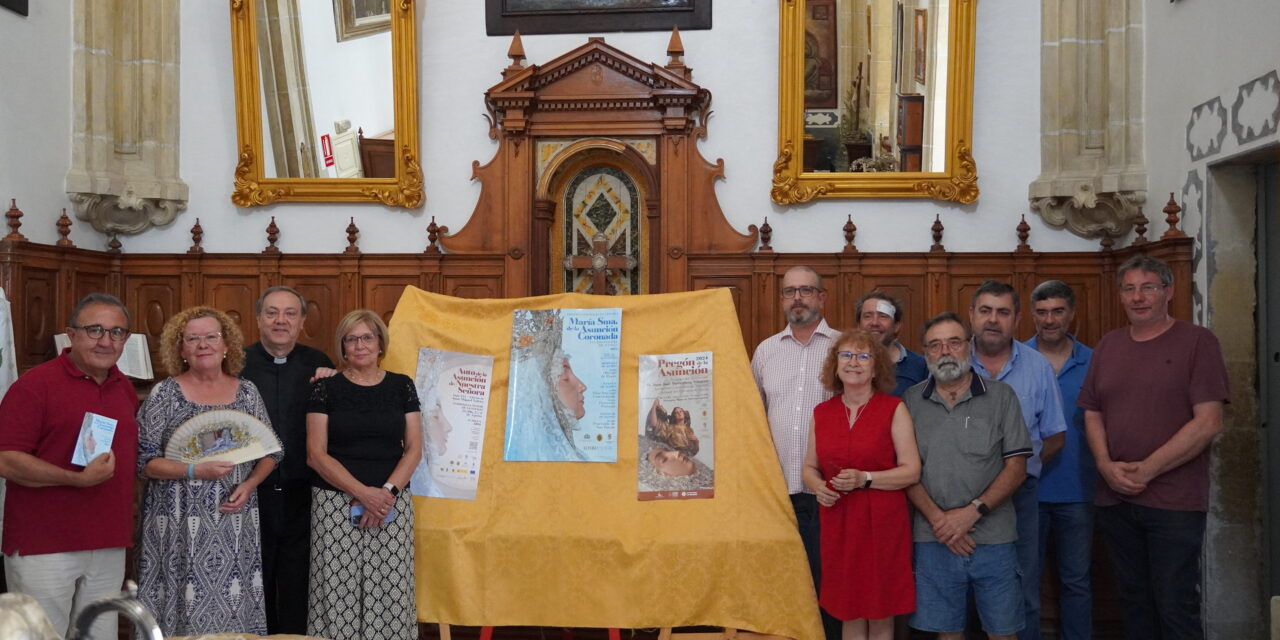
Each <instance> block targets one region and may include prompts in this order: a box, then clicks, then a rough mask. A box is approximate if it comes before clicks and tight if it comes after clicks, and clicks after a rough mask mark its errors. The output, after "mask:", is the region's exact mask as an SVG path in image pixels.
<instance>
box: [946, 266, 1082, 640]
mask: <svg viewBox="0 0 1280 640" xmlns="http://www.w3.org/2000/svg"><path fill="white" fill-rule="evenodd" d="M1021 311H1022V305H1021V302H1020V301H1019V300H1018V293H1017V291H1015V290H1014V289H1013V287H1011V286H1009V284H1008V283H1005V282H997V281H995V280H987V281H986V282H983V283H982V284H981V285H979V286H978V290H977V291H975V292H974V294H973V300H972V303H971V304H970V308H969V322H970V327H971V329H972V331H973V346H972V360H973V370H974V372H976V373H977V374H979V375H981V376H983V377H986V378H990V379H992V380H999V381H1000V382H1003V383H1005V384H1007V385H1009V386H1011V387H1013V390H1014V391H1015V392H1016V393H1017V394H1018V402H1019V404H1021V405H1022V417H1023V420H1024V421H1025V422H1026V425H1027V433H1028V435H1030V436H1031V446H1032V450H1033V451H1034V453H1033V455H1032V456H1031V458H1030V459H1029V460H1027V478H1026V480H1024V481H1023V482H1022V486H1021V487H1019V488H1018V491H1017V492H1016V493H1014V495H1013V505H1014V510H1015V511H1016V512H1017V514H1018V544H1017V548H1018V567H1019V568H1020V569H1021V570H1022V597H1023V609H1024V612H1025V614H1026V625H1024V626H1023V628H1022V631H1019V632H1018V640H1039V639H1040V549H1039V547H1040V544H1039V541H1040V526H1039V520H1040V499H1039V495H1038V485H1039V478H1040V469H1041V468H1042V465H1043V463H1044V462H1047V461H1049V460H1052V459H1053V457H1054V456H1055V455H1056V454H1057V453H1058V451H1060V450H1062V444H1063V442H1064V441H1065V440H1066V431H1067V423H1066V420H1065V419H1064V418H1063V417H1062V395H1061V393H1059V391H1058V380H1057V378H1055V377H1054V375H1053V367H1052V366H1050V365H1049V361H1048V360H1045V358H1044V356H1042V355H1040V354H1039V353H1038V352H1037V351H1036V350H1035V349H1032V348H1031V347H1028V346H1027V345H1025V344H1022V343H1021V342H1018V341H1016V340H1014V339H1013V329H1014V327H1016V326H1018V318H1019V314H1020V313H1021Z"/></svg>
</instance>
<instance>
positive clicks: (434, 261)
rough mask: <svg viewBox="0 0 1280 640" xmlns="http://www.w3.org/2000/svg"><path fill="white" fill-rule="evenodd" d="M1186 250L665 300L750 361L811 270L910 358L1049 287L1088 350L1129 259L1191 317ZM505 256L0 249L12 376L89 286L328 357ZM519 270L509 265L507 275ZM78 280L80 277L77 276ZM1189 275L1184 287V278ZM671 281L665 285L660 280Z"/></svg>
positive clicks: (834, 270) (752, 260)
mask: <svg viewBox="0 0 1280 640" xmlns="http://www.w3.org/2000/svg"><path fill="white" fill-rule="evenodd" d="M1191 242H1192V241H1191V240H1190V239H1187V238H1179V239H1171V240H1164V241H1160V242H1154V243H1149V244H1147V245H1144V246H1143V247H1138V248H1135V247H1129V248H1126V249H1121V250H1115V251H1111V252H1103V251H1099V252H1071V253H1035V252H1009V253H950V252H944V251H932V252H922V253H884V254H872V253H858V252H856V251H855V252H843V253H823V254H776V253H772V252H767V251H766V252H755V253H743V252H728V253H723V254H717V253H698V254H685V255H683V256H682V257H681V258H680V260H678V262H679V263H680V264H681V269H680V272H681V273H683V274H684V275H683V280H682V281H681V283H680V286H677V287H671V288H669V289H668V290H675V291H689V290H695V289H705V288H709V287H726V288H729V289H730V290H731V291H732V292H733V298H734V304H735V305H736V306H737V314H738V320H739V323H740V324H741V328H742V335H743V342H744V346H745V347H746V348H747V350H748V352H750V351H754V349H755V346H756V345H757V344H759V342H760V341H761V340H763V339H765V338H766V337H768V336H770V335H772V334H774V333H776V332H778V331H779V330H781V329H782V327H783V326H784V320H783V317H782V311H781V306H780V304H779V302H780V300H779V297H778V287H779V283H780V281H781V278H782V275H783V274H784V273H786V271H787V269H789V268H791V267H793V266H796V265H809V266H812V267H813V268H814V269H816V270H817V271H818V272H819V273H820V274H822V276H823V278H824V285H825V286H826V288H827V291H828V297H827V304H826V318H827V321H828V322H829V323H831V324H832V325H833V326H836V327H846V326H851V325H853V324H854V323H855V321H856V310H855V309H854V308H853V304H854V302H855V301H856V300H857V298H858V297H859V296H861V295H862V294H864V293H866V292H867V291H870V290H872V289H874V288H876V287H879V288H882V289H884V290H886V291H888V292H889V293H890V294H891V295H893V296H895V297H897V298H899V299H900V300H901V301H902V302H903V306H904V307H905V308H904V311H903V313H904V316H905V317H904V320H903V325H902V329H901V339H902V341H903V343H904V344H906V345H907V346H908V347H910V348H912V349H918V348H919V338H918V333H919V327H920V324H921V323H922V322H923V321H924V320H925V319H926V318H929V317H931V316H933V315H935V314H937V313H940V312H942V311H948V310H950V311H955V312H956V313H959V314H960V315H961V317H962V318H966V319H967V318H968V307H969V298H970V297H971V296H972V294H973V291H974V289H976V288H977V286H978V285H979V284H980V283H981V282H982V281H983V280H986V279H988V278H997V279H1002V280H1006V281H1008V282H1010V283H1011V284H1013V285H1014V286H1015V287H1017V288H1018V291H1019V294H1020V296H1021V297H1022V300H1023V305H1024V306H1026V307H1028V309H1029V302H1028V299H1029V296H1030V292H1031V289H1032V288H1033V287H1034V286H1035V285H1036V284H1038V283H1040V282H1042V281H1044V280H1047V279H1059V280H1063V281H1065V282H1067V283H1068V284H1070V285H1071V286H1072V287H1074V288H1075V290H1076V295H1077V297H1078V300H1077V316H1076V327H1075V330H1074V331H1075V333H1076V335H1077V336H1078V337H1079V338H1080V339H1081V340H1083V341H1084V342H1086V343H1089V344H1093V343H1096V342H1097V340H1098V339H1099V338H1101V337H1102V334H1103V333H1105V332H1106V331H1107V330H1108V329H1111V328H1114V327H1117V326H1121V325H1122V324H1124V322H1125V316H1124V312H1123V309H1122V308H1121V307H1120V305H1119V304H1118V300H1119V299H1118V296H1117V294H1116V288H1115V268H1116V266H1117V265H1118V264H1119V263H1120V262H1122V261H1123V260H1125V259H1126V258H1128V257H1129V256H1130V255H1133V254H1134V253H1137V252H1138V251H1139V250H1141V251H1144V252H1146V253H1148V254H1150V255H1153V256H1156V257H1159V258H1161V259H1163V260H1165V261H1166V262H1168V263H1169V264H1170V266H1171V267H1172V268H1173V269H1174V274H1175V278H1176V284H1177V287H1178V292H1177V293H1176V294H1175V295H1174V297H1173V308H1172V312H1173V315H1174V316H1176V317H1179V318H1183V319H1187V318H1190V317H1191V302H1190V300H1191V296H1190V278H1189V273H1190V265H1191ZM511 262H512V258H511V257H510V256H509V255H507V254H506V253H500V252H493V253H470V254H463V255H457V254H442V253H438V252H436V253H424V254H379V255H360V254H336V255H306V256H282V255H278V254H277V255H269V256H262V255H246V254H186V253H181V254H146V255H137V256H133V255H123V256H112V255H109V254H107V253H103V252H94V251H85V250H82V249H74V248H71V249H69V248H63V247H54V246H48V245H39V244H33V243H27V242H20V243H2V242H0V273H2V274H3V278H2V279H3V282H0V285H3V286H4V287H5V290H6V292H7V293H8V294H9V297H10V299H11V300H14V301H15V303H14V335H15V339H16V340H17V345H16V346H17V350H18V363H19V367H20V368H21V369H23V370H25V369H27V368H30V367H32V366H34V365H36V364H39V363H40V362H44V361H45V360H48V359H49V358H51V357H53V356H54V355H55V354H54V353H53V341H52V335H53V334H54V333H57V332H60V331H62V325H63V324H64V323H65V317H64V316H65V315H66V314H68V313H69V312H70V310H71V308H72V306H73V305H74V304H75V301H76V300H77V299H78V298H79V297H80V294H81V293H84V292H87V290H86V288H87V287H94V286H101V287H102V288H103V289H104V290H105V291H107V292H108V293H114V294H116V295H119V296H120V297H121V299H122V300H124V301H125V304H126V305H127V306H128V307H129V309H130V310H131V312H132V314H133V317H134V319H135V321H134V322H135V326H134V328H135V330H137V331H140V332H143V333H145V334H146V335H147V336H148V341H149V342H150V343H152V344H151V346H152V348H153V349H154V348H155V346H156V345H157V344H158V339H159V335H160V330H161V328H162V327H163V325H164V321H165V320H167V319H168V318H170V317H171V316H172V315H173V314H174V313H175V312H177V311H178V310H180V309H182V308H185V307H188V306H192V305H196V304H208V305H211V306H214V307H217V308H219V309H222V310H224V311H227V312H229V313H231V314H232V315H233V317H235V318H238V319H239V321H240V322H241V326H242V328H243V329H244V331H245V334H246V339H247V340H250V341H252V340H256V338H257V333H258V332H257V323H256V321H255V320H254V317H253V316H254V312H253V307H254V303H255V302H256V300H257V297H258V295H259V294H260V293H261V292H262V291H263V290H265V289H266V288H267V287H270V286H273V285H276V284H286V285H289V286H292V287H295V288H297V289H299V290H300V291H302V293H303V295H304V296H306V297H307V299H308V301H309V302H308V309H309V313H308V317H307V321H306V323H305V324H304V331H303V337H302V341H303V342H304V343H305V344H309V345H311V346H314V347H317V348H319V349H323V350H325V351H330V350H331V344H332V338H333V329H334V327H335V326H336V324H337V322H338V320H339V319H340V318H341V317H342V315H343V314H345V313H346V312H348V311H350V310H352V309H357V308H362V307H363V308H369V309H373V310H374V311H376V312H377V313H378V314H380V315H381V316H382V317H384V318H388V319H389V318H390V316H391V313H392V311H394V309H395V305H396V303H397V302H398V301H399V299H400V295H401V293H402V292H403V291H404V287H405V286H406V285H412V286H416V287H419V288H422V289H424V290H427V291H434V292H438V293H445V294H448V295H453V296H458V297H467V298H494V297H503V296H506V295H512V296H524V295H530V293H531V292H530V291H529V290H528V289H527V288H523V289H522V288H521V286H523V287H528V286H529V285H528V283H527V282H525V284H523V285H520V286H517V284H516V283H513V282H512V281H511V280H510V279H509V278H508V275H509V274H508V273H507V272H506V271H505V269H506V268H507V267H508V266H509V265H510V264H511ZM517 262H518V261H517ZM80 272H83V274H84V276H83V277H81V276H80V275H78V274H79V273H80ZM1184 274H1188V275H1184ZM667 275H668V276H669V275H670V274H669V273H668V274H667ZM1022 315H1023V317H1022V322H1021V324H1020V325H1019V329H1018V338H1020V339H1025V338H1028V337H1030V336H1031V335H1032V325H1031V318H1030V313H1029V311H1024V313H1023V314H1022Z"/></svg>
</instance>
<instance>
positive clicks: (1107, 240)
mask: <svg viewBox="0 0 1280 640" xmlns="http://www.w3.org/2000/svg"><path fill="white" fill-rule="evenodd" d="M1101 244H1102V250H1103V251H1111V249H1112V248H1113V247H1115V245H1116V239H1115V238H1112V237H1111V236H1110V235H1108V234H1105V233H1104V234H1102V243H1101Z"/></svg>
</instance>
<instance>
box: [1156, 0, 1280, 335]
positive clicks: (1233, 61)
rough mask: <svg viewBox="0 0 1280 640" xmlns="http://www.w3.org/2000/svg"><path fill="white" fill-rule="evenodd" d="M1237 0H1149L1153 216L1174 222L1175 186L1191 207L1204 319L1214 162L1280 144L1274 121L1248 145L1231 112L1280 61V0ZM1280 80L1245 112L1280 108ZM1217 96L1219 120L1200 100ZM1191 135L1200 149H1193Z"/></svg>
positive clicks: (1186, 226) (1187, 218)
mask: <svg viewBox="0 0 1280 640" xmlns="http://www.w3.org/2000/svg"><path fill="white" fill-rule="evenodd" d="M1229 7H1230V9H1229V10H1228V9H1227V8H1226V7H1224V6H1222V5H1221V4H1219V3H1213V2H1187V1H1183V2H1175V3H1169V2H1165V1H1163V0H1146V5H1145V14H1146V15H1145V21H1146V25H1147V38H1146V42H1147V47H1146V60H1147V72H1146V83H1147V84H1146V96H1145V100H1146V105H1147V106H1146V109H1144V111H1145V114H1144V115H1145V117H1146V126H1147V141H1146V155H1147V169H1148V175H1149V179H1148V184H1149V185H1150V187H1149V189H1150V191H1151V194H1150V200H1151V201H1152V203H1153V204H1154V203H1158V204H1155V206H1153V207H1148V209H1147V217H1148V218H1151V219H1152V222H1153V226H1152V229H1153V231H1154V233H1155V235H1159V234H1160V233H1163V232H1164V231H1165V229H1167V228H1168V226H1167V225H1166V224H1165V223H1164V215H1163V214H1160V213H1159V210H1160V208H1162V207H1163V206H1164V203H1165V202H1166V201H1167V200H1168V198H1169V192H1171V191H1172V192H1174V197H1175V198H1176V199H1177V201H1178V203H1179V204H1180V205H1181V206H1182V207H1183V209H1184V211H1183V220H1182V223H1181V224H1180V225H1179V226H1180V228H1181V229H1182V230H1183V231H1184V232H1186V233H1187V234H1188V235H1191V236H1195V237H1196V238H1197V239H1198V242H1197V258H1196V264H1195V266H1196V280H1197V283H1196V284H1197V287H1196V292H1195V293H1196V296H1197V299H1196V308H1197V318H1199V319H1201V320H1202V321H1204V320H1206V318H1205V316H1204V315H1203V310H1204V309H1205V308H1206V307H1207V303H1208V300H1207V292H1208V287H1207V286H1206V285H1207V281H1208V280H1207V279H1208V278H1209V277H1210V273H1211V271H1212V255H1211V250H1212V244H1211V241H1209V238H1208V237H1207V227H1206V225H1205V220H1206V217H1207V216H1208V215H1211V209H1212V205H1213V198H1212V197H1211V194H1206V193H1205V192H1206V191H1207V190H1208V187H1207V185H1208V184H1209V176H1208V175H1207V174H1208V167H1210V166H1212V165H1214V164H1217V163H1221V162H1231V161H1232V160H1233V159H1234V158H1235V157H1237V156H1240V155H1242V154H1247V153H1249V152H1250V151H1254V150H1257V149H1259V148H1262V147H1265V146H1268V145H1275V144H1277V142H1280V133H1277V132H1275V131H1274V129H1275V128H1276V127H1275V126H1274V125H1273V127H1272V128H1273V131H1272V133H1271V134H1269V135H1265V136H1261V137H1259V138H1258V139H1254V140H1249V141H1246V142H1244V143H1241V142H1240V141H1239V140H1238V139H1237V136H1236V135H1235V132H1234V131H1233V124H1234V123H1235V118H1234V116H1233V113H1232V107H1233V106H1234V104H1235V102H1236V100H1237V98H1238V96H1239V94H1240V93H1241V91H1242V89H1241V86H1242V85H1248V84H1250V83H1252V82H1253V81H1254V80H1255V79H1257V78H1260V77H1262V76H1265V75H1267V74H1269V73H1275V72H1276V70H1277V69H1278V68H1280V38H1277V37H1276V27H1277V26H1280V2H1277V1H1276V0H1236V1H1234V2H1232V3H1230V5H1229ZM1277 84H1280V81H1278V82H1277ZM1272 86H1273V87H1274V88H1273V89H1272V90H1273V91H1274V93H1270V92H1267V91H1265V90H1260V89H1261V88H1260V87H1251V88H1250V89H1251V90H1250V95H1251V97H1252V99H1251V100H1250V101H1249V102H1250V104H1249V106H1248V107H1246V108H1245V113H1244V114H1243V115H1242V117H1241V118H1240V119H1241V120H1246V121H1255V120H1256V119H1257V116H1258V114H1259V112H1260V107H1269V108H1265V111H1267V112H1270V111H1271V110H1272V109H1274V108H1275V106H1276V105H1277V103H1278V102H1280V86H1275V85H1272ZM1255 91H1257V92H1258V94H1257V95H1256V96H1253V95H1252V94H1253V93H1254V92H1255ZM1215 98H1216V99H1217V100H1218V101H1219V103H1220V104H1221V106H1222V115H1223V117H1222V118H1221V119H1219V116H1218V115H1217V114H1218V110H1217V108H1216V106H1210V107H1202V105H1204V104H1205V103H1207V102H1210V101H1212V100H1214V99H1215ZM1189 126H1190V128H1191V133H1190V134H1188V127H1189ZM1219 135H1221V142H1220V143H1218V142H1217V140H1218V136H1219ZM1188 139H1190V144H1191V145H1192V146H1194V147H1196V149H1197V151H1195V152H1192V151H1189V150H1188ZM1215 149H1216V150H1215ZM1201 154H1203V155H1202V156H1201V157H1196V156H1200V155H1201ZM1274 158H1275V155H1272V159H1273V161H1274ZM1206 247H1208V248H1209V251H1205V250H1204V249H1205V248H1206Z"/></svg>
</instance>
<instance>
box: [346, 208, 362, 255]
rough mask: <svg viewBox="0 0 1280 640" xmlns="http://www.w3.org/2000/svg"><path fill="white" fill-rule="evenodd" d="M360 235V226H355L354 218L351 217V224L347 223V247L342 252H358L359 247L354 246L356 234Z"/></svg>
mask: <svg viewBox="0 0 1280 640" xmlns="http://www.w3.org/2000/svg"><path fill="white" fill-rule="evenodd" d="M359 235H360V228H359V227H357V226H356V219H355V218H354V217H352V218H351V224H349V225H347V248H346V249H344V250H343V251H342V252H343V253H360V247H357V246H356V236H359Z"/></svg>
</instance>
